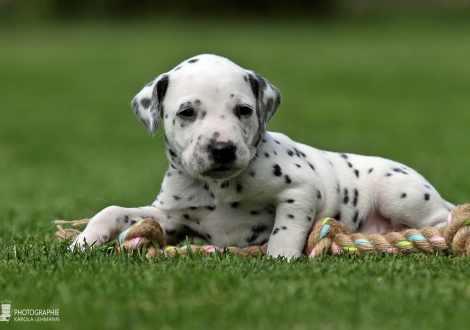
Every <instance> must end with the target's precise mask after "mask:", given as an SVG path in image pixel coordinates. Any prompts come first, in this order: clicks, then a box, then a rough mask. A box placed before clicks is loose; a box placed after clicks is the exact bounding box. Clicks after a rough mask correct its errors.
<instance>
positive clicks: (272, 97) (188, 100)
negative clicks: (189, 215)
mask: <svg viewBox="0 0 470 330" xmlns="http://www.w3.org/2000/svg"><path fill="white" fill-rule="evenodd" d="M280 102H281V95H280V93H279V91H278V89H277V88H276V87H274V86H273V85H271V84H270V83H269V82H268V81H267V80H266V79H264V78H263V77H261V76H260V75H258V74H256V73H254V72H253V71H249V70H245V69H243V68H241V67H239V66H238V65H236V64H234V63H233V62H231V61H229V60H228V59H226V58H223V57H220V56H216V55H199V56H196V57H194V58H191V59H189V60H187V61H185V62H183V63H181V64H180V65H178V66H177V67H175V68H174V69H173V70H171V71H169V72H167V73H165V74H162V75H160V76H159V77H157V78H156V79H155V80H153V81H152V82H150V83H149V84H147V85H146V86H145V87H144V88H143V89H142V90H141V91H140V93H139V94H137V95H136V97H135V98H134V100H133V101H132V108H133V109H134V112H135V114H136V115H137V117H138V118H139V120H140V121H141V122H142V123H143V124H144V126H145V127H146V128H147V129H148V131H149V133H150V135H152V136H153V135H154V134H155V133H156V132H157V129H158V126H159V123H160V120H161V121H162V122H163V127H164V131H165V133H164V136H165V146H166V153H167V156H168V159H169V160H170V164H171V166H172V167H174V168H178V169H180V170H181V171H184V172H186V173H187V174H189V175H191V176H193V177H197V178H200V179H228V178H231V177H234V176H236V175H238V174H239V173H240V172H242V171H243V170H245V169H246V167H247V166H248V164H249V163H250V161H251V160H252V159H253V158H254V157H255V155H256V150H257V147H258V145H259V143H260V142H261V139H262V137H263V135H264V133H265V132H266V126H267V124H268V122H269V120H270V119H271V118H272V116H273V115H274V113H275V112H276V110H277V108H278V106H279V104H280Z"/></svg>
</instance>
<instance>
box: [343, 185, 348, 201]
mask: <svg viewBox="0 0 470 330" xmlns="http://www.w3.org/2000/svg"><path fill="white" fill-rule="evenodd" d="M348 202H349V195H348V188H344V190H343V203H344V204H348Z"/></svg>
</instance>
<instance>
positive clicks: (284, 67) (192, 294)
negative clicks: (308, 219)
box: [0, 18, 470, 329]
mask: <svg viewBox="0 0 470 330" xmlns="http://www.w3.org/2000/svg"><path fill="white" fill-rule="evenodd" d="M0 39H1V50H0V86H1V92H0V101H1V103H0V173H1V180H0V226H1V228H2V233H1V234H0V255H1V259H0V262H1V266H0V300H5V299H8V300H11V301H12V308H33V309H35V308H42V309H53V308H59V309H60V322H58V323H34V322H33V323H29V324H26V323H20V322H14V321H10V323H9V324H1V325H0V327H5V328H7V327H8V328H11V329H25V328H51V329H55V328H57V329H59V328H60V329H62V328H67V329H84V328H97V327H101V328H108V329H110V328H114V329H116V328H122V329H155V328H162V329H181V328H188V329H210V328H213V329H240V328H244V329H245V328H253V329H267V328H272V329H284V328H292V329H312V328H315V329H317V328H318V329H355V328H365V329H378V328H380V329H396V328H401V329H408V328H416V329H424V328H430V327H433V328H449V329H450V328H455V329H458V328H463V327H465V326H466V325H467V324H468V323H469V321H470V316H468V313H467V309H468V304H469V303H470V281H469V280H468V278H467V274H468V272H469V271H470V261H469V259H466V258H453V257H451V256H442V255H435V256H424V255H415V256H399V257H375V256H367V257H358V258H348V257H326V258H321V259H318V260H315V261H309V260H307V259H300V260H296V261H293V262H291V263H287V262H285V261H280V260H268V259H243V258H240V257H236V256H228V257H217V256H213V257H207V258H200V257H193V258H188V259H186V260H182V259H178V258H177V259H174V260H165V259H157V260H155V261H146V260H143V259H142V258H139V257H138V256H134V257H128V256H122V255H110V254H108V253H106V251H93V252H87V253H84V254H72V253H69V252H67V249H66V245H64V244H60V243H57V242H56V241H55V240H54V238H53V233H54V226H53V224H52V220H54V219H55V218H62V219H80V218H84V217H90V216H92V215H93V214H95V213H96V212H98V211H99V210H101V209H102V208H104V207H106V206H108V205H112V204H116V205H122V206H140V205H147V204H149V203H151V202H152V201H153V199H154V198H155V195H156V193H157V192H158V190H159V185H160V182H161V180H162V177H163V174H164V171H165V169H166V166H167V160H166V159H165V156H164V153H163V141H162V140H163V139H162V133H161V132H159V133H158V134H157V137H156V138H154V139H151V138H150V137H148V134H147V132H146V131H145V129H144V128H143V127H141V125H140V124H139V123H138V121H137V120H136V119H135V118H134V115H133V114H132V111H131V110H130V106H129V103H130V100H131V99H132V97H133V95H134V94H135V93H137V92H138V91H139V90H140V88H141V87H142V86H143V85H144V84H145V83H147V82H148V81H150V80H151V79H153V78H154V77H155V76H157V75H158V74H160V73H162V72H164V71H166V70H169V69H170V68H172V67H173V66H175V65H176V64H178V63H179V62H181V61H182V60H184V59H186V58H189V57H190V56H193V55H196V54H199V53H216V54H219V55H223V56H227V57H229V58H230V59H232V60H234V61H235V62H237V63H239V64H240V65H242V66H244V67H247V68H251V69H253V70H255V71H257V72H258V73H260V74H261V75H263V76H265V77H267V78H268V79H269V80H270V81H271V82H272V83H273V84H274V85H276V86H277V87H279V88H280V90H281V92H282V94H283V103H282V105H281V108H280V110H279V112H278V113H277V114H276V116H275V118H274V119H273V121H272V122H271V124H270V126H269V129H270V130H272V131H282V132H284V133H286V134H288V135H290V136H291V137H292V138H294V139H295V140H297V141H301V142H303V143H306V144H311V145H314V146H316V147H319V148H323V149H327V150H334V151H347V152H355V153H361V154H373V155H379V156H383V157H387V158H393V159H396V160H398V161H401V162H403V163H405V164H407V165H409V166H412V167H413V168H415V169H417V170H418V171H419V172H420V173H422V174H423V175H424V176H425V177H426V178H428V179H429V180H430V181H431V182H432V183H433V184H434V185H435V186H436V187H437V188H438V190H439V191H440V192H441V194H442V195H443V196H444V197H445V198H446V199H448V200H449V201H452V202H454V203H464V202H466V201H469V200H470V189H469V187H470V176H469V172H470V156H469V155H468V151H469V145H470V144H469V142H468V123H470V87H469V83H468V81H469V80H468V77H469V76H470V61H469V60H468V59H469V58H470V24H468V19H464V18H433V19H431V18H415V19H399V18H394V19H384V20H378V19H377V20H366V19H363V20H357V21H354V20H349V21H333V22H324V23H317V24H313V23H308V22H305V21H299V22H289V21H281V22H275V23H268V22H265V21H258V22H255V21H244V20H241V21H240V20H234V19H229V20H226V21H222V20H220V21H217V20H205V21H202V20H201V21H198V20H195V19H190V18H180V19H173V20H170V19H161V18H159V19H156V20H155V21H146V22H131V21H129V22H121V23H111V22H101V23H98V22H72V23H61V24H59V23H51V24H43V25H26V26H14V25H13V26H6V25H3V26H2V27H1V31H0Z"/></svg>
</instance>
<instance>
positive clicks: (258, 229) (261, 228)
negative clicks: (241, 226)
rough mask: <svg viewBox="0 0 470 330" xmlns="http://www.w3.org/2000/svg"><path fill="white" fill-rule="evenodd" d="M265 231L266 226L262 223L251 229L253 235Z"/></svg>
mask: <svg viewBox="0 0 470 330" xmlns="http://www.w3.org/2000/svg"><path fill="white" fill-rule="evenodd" d="M266 229H268V226H266V225H265V224H264V223H260V224H259V225H256V226H253V227H251V230H252V231H254V232H255V233H262V232H263V231H265V230H266Z"/></svg>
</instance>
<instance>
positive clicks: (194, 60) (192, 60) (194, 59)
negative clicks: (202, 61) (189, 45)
mask: <svg viewBox="0 0 470 330" xmlns="http://www.w3.org/2000/svg"><path fill="white" fill-rule="evenodd" d="M197 61H199V59H198V58H193V59H191V60H189V61H188V63H191V64H193V63H196V62H197Z"/></svg>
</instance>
